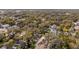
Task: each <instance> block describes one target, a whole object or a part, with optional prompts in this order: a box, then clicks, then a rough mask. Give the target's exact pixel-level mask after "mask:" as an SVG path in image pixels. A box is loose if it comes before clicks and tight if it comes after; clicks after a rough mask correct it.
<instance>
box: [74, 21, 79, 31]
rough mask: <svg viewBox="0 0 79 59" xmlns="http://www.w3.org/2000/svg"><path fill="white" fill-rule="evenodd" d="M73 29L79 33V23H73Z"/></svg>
mask: <svg viewBox="0 0 79 59" xmlns="http://www.w3.org/2000/svg"><path fill="white" fill-rule="evenodd" d="M74 25H75V26H74V29H75V30H76V31H79V21H77V22H75V23H74Z"/></svg>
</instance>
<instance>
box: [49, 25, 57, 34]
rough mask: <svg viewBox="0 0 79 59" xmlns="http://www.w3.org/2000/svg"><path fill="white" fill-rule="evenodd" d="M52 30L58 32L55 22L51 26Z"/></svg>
mask: <svg viewBox="0 0 79 59" xmlns="http://www.w3.org/2000/svg"><path fill="white" fill-rule="evenodd" d="M50 31H51V32H53V33H55V34H56V32H57V26H56V25H55V24H53V25H52V26H51V27H50Z"/></svg>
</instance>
